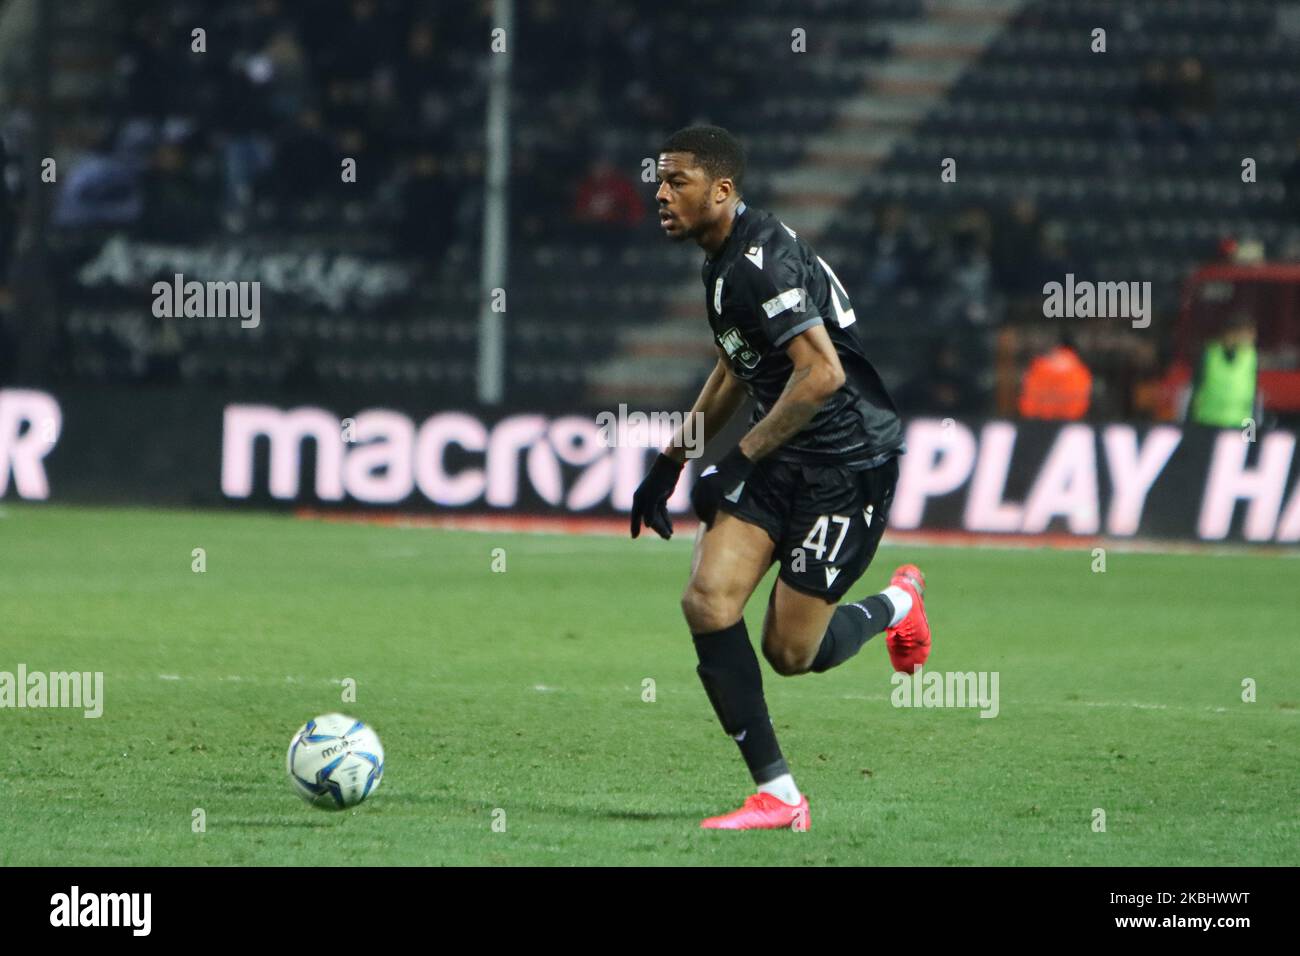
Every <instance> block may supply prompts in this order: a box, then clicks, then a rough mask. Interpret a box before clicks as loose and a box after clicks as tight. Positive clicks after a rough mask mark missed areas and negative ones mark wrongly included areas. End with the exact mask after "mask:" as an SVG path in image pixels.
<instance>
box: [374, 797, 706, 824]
mask: <svg viewBox="0 0 1300 956" xmlns="http://www.w3.org/2000/svg"><path fill="white" fill-rule="evenodd" d="M385 802H387V803H392V804H397V805H401V804H408V805H415V804H422V805H433V806H441V807H447V808H450V807H455V808H457V810H459V811H462V812H469V813H489V814H490V813H491V812H492V811H493V810H494V809H496V807H497V806H500V804H491V803H486V802H484V801H481V800H470V799H468V798H466V797H463V796H452V795H446V794H431V793H389V794H388V795H387V797H386V798H385ZM503 808H504V809H505V810H506V811H507V812H508V813H510V814H511V815H513V814H516V813H519V812H520V811H523V812H531V813H536V814H542V815H549V816H562V817H578V818H581V819H585V820H593V819H603V820H634V821H642V822H652V821H655V820H702V819H703V818H704V817H707V816H709V813H710V811H706V810H689V809H680V808H679V809H675V810H626V809H621V808H608V807H594V806H591V805H588V804H578V805H566V804H558V803H533V802H522V801H519V800H514V799H511V800H509V801H507V802H506V803H505V805H504V807H503ZM714 812H716V811H714Z"/></svg>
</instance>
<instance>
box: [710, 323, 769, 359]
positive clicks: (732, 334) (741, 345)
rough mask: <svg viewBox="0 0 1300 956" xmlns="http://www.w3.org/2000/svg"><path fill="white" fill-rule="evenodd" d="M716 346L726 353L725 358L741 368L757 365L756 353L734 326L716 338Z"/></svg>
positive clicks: (757, 356)
mask: <svg viewBox="0 0 1300 956" xmlns="http://www.w3.org/2000/svg"><path fill="white" fill-rule="evenodd" d="M718 344H719V345H720V346H722V350H723V351H724V352H726V353H727V358H729V359H731V360H732V361H733V362H735V363H736V364H737V365H739V366H741V367H742V368H753V367H754V366H755V365H757V364H758V358H759V355H758V352H756V351H755V350H754V349H752V348H751V347H750V345H749V343H748V342H746V341H745V337H744V336H743V335H741V334H740V329H738V328H736V327H735V326H732V327H731V328H729V329H727V331H725V332H723V333H722V334H721V335H719V336H718Z"/></svg>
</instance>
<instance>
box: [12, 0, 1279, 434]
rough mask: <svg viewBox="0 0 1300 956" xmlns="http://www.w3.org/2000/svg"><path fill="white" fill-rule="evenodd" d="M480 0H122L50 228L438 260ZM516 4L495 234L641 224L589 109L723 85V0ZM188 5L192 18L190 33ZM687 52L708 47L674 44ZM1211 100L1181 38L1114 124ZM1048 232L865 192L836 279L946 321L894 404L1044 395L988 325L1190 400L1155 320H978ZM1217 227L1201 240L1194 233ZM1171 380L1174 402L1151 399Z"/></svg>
mask: <svg viewBox="0 0 1300 956" xmlns="http://www.w3.org/2000/svg"><path fill="white" fill-rule="evenodd" d="M491 7H492V4H491V3H490V2H486V0H479V2H466V3H461V4H454V5H448V4H445V3H441V2H439V0H409V2H408V0H319V2H317V3H314V4H311V5H300V4H293V3H288V2H286V0H236V2H224V3H223V2H218V0H170V2H163V0H143V2H141V3H138V4H137V5H136V8H135V9H136V10H137V13H136V15H134V16H131V17H125V18H123V19H122V20H121V21H120V23H121V26H120V29H121V31H122V32H121V35H120V36H119V37H118V38H117V43H116V44H115V49H116V50H117V51H118V54H117V59H116V63H115V65H114V88H113V94H112V97H111V103H110V105H109V108H108V110H107V114H106V117H105V118H106V120H107V122H106V123H104V124H103V126H102V129H101V132H100V134H99V136H98V139H97V140H96V141H95V142H93V143H92V144H90V145H89V148H88V149H87V150H85V151H84V152H83V153H82V154H81V155H79V156H78V157H77V158H76V159H75V161H74V162H73V163H72V164H71V167H70V168H69V169H68V170H67V171H66V172H65V173H61V175H60V186H59V189H58V191H57V193H56V194H55V201H54V204H53V209H52V214H51V220H52V225H53V227H54V230H55V232H56V233H57V234H62V235H70V236H78V235H86V234H94V233H95V232H96V231H98V230H101V229H108V230H114V231H123V232H126V233H128V234H130V235H133V236H136V237H139V238H145V239H155V240H164V241H173V242H193V241H200V240H204V239H207V238H210V237H212V236H220V235H226V236H238V235H241V234H245V233H257V234H262V233H268V232H269V233H271V234H274V233H275V232H276V231H277V230H282V231H285V232H292V231H294V230H301V229H302V228H303V227H310V226H312V225H313V224H315V223H320V222H326V221H328V220H329V217H331V216H339V215H341V217H342V222H343V223H344V224H345V225H346V224H348V223H351V224H352V225H353V226H356V225H359V224H364V226H365V230H366V233H367V234H368V235H370V234H379V235H384V236H387V237H388V238H389V239H390V240H391V248H392V249H394V250H397V251H399V252H400V253H401V254H403V255H409V256H412V257H416V258H419V259H421V260H423V261H432V260H434V259H436V257H437V256H438V253H439V252H440V251H441V250H442V249H443V248H444V247H445V246H446V245H447V243H448V242H450V241H451V238H452V237H459V238H460V239H461V240H462V241H470V242H474V241H476V240H475V236H476V234H477V231H478V229H479V226H480V223H481V208H480V204H481V196H482V176H483V168H484V152H483V116H484V110H485V96H486V93H485V89H486V83H485V82H484V80H485V77H486V74H487V72H488V71H489V69H490V67H491V61H490V58H487V57H484V55H483V50H484V46H485V44H486V43H487V42H488V38H489V33H490V30H491V25H492V24H491V16H490V14H491ZM515 9H516V12H515V16H516V24H515V39H514V41H512V40H511V39H509V38H507V39H506V41H505V42H517V43H518V44H519V45H520V46H521V47H523V48H526V49H532V50H539V49H540V50H545V51H546V56H544V57H536V56H534V57H528V56H519V57H516V58H515V60H514V70H515V75H514V76H513V78H512V82H511V87H512V91H513V93H512V96H513V100H514V102H513V104H512V108H513V122H512V127H511V135H512V137H514V143H513V148H512V163H513V167H512V170H511V191H512V198H511V202H512V220H513V223H514V226H513V229H514V233H515V236H514V238H515V241H516V242H521V243H533V242H535V241H537V240H538V239H544V238H546V237H548V236H549V237H553V238H555V239H558V240H564V239H568V238H575V237H576V238H581V239H583V240H585V241H590V240H591V239H592V238H593V237H594V238H595V239H596V240H597V241H598V242H601V243H604V244H606V245H607V246H608V247H609V248H617V247H618V243H619V242H621V241H626V242H628V243H634V242H637V241H641V240H642V239H643V238H644V232H643V231H641V230H644V228H645V226H646V224H647V222H648V218H649V212H650V207H651V206H652V205H653V188H652V187H651V186H649V185H648V184H647V183H645V182H643V181H642V180H641V179H640V178H638V176H637V172H638V170H637V165H638V162H639V157H640V156H641V155H643V154H644V152H645V149H646V147H645V144H644V143H638V144H637V146H638V149H637V150H636V151H635V153H634V152H633V151H632V150H631V148H630V147H629V145H628V143H627V142H625V141H624V142H620V141H618V140H617V139H616V138H612V137H611V136H610V131H611V130H612V129H615V128H617V129H622V130H641V131H667V130H669V129H671V128H673V127H675V126H678V125H681V124H682V123H684V122H689V121H693V120H698V119H702V118H704V117H706V116H707V115H708V114H709V112H710V109H714V108H717V107H718V106H720V105H721V104H725V103H727V102H729V101H731V100H732V99H734V96H735V94H736V93H737V91H738V90H741V89H743V84H744V83H745V81H746V77H747V76H749V75H752V72H753V65H752V63H749V64H746V63H745V61H744V59H743V58H740V57H730V56H728V55H725V51H724V52H723V53H720V52H719V51H718V50H717V48H716V44H715V38H714V36H713V34H712V32H710V31H708V30H699V29H695V28H694V26H693V24H695V23H697V22H701V21H704V20H710V19H714V20H716V19H717V18H719V17H725V16H727V15H729V14H734V13H736V12H738V11H739V10H741V9H742V6H741V5H740V4H739V3H738V2H737V0H701V2H700V3H698V4H697V8H696V9H695V10H694V11H692V12H690V13H687V12H686V11H685V10H684V9H681V8H678V9H675V10H669V11H665V12H664V13H663V15H662V16H657V17H655V16H646V15H644V14H645V12H644V9H643V8H641V7H640V6H638V5H637V4H636V3H634V2H631V0H610V2H608V3H604V4H601V5H597V6H595V7H594V8H592V9H590V10H587V11H585V13H584V15H583V16H582V17H575V16H574V15H573V12H572V10H570V9H569V8H568V7H567V6H566V5H565V4H563V3H561V2H560V0H520V2H519V3H517V4H516V8H515ZM196 24H199V25H202V27H203V29H204V31H205V34H204V36H203V37H202V46H201V48H200V47H199V46H198V44H199V40H198V39H196V38H195V36H194V35H193V34H192V32H191V31H192V30H193V28H194V26H195V25H196ZM705 60H707V61H708V62H709V63H710V68H709V70H707V71H698V70H695V69H693V64H696V63H699V62H704V61H705ZM1215 103H1216V94H1215V81H1214V78H1213V77H1212V76H1211V75H1210V72H1209V71H1208V70H1207V69H1206V67H1205V66H1204V65H1203V64H1202V63H1201V62H1200V61H1199V60H1198V59H1197V58H1196V57H1193V56H1185V57H1181V58H1177V59H1172V60H1170V59H1164V58H1160V59H1152V60H1151V61H1150V62H1149V63H1147V64H1146V66H1145V67H1144V68H1143V69H1142V72H1141V78H1140V80H1139V81H1138V83H1137V84H1136V86H1135V88H1134V89H1133V91H1132V94H1131V96H1130V98H1129V100H1128V103H1127V109H1125V110H1121V111H1120V118H1119V119H1118V123H1119V125H1120V130H1119V133H1120V135H1122V136H1123V137H1126V138H1127V140H1128V142H1129V144H1130V145H1133V146H1135V147H1136V148H1138V149H1141V148H1143V147H1146V146H1164V145H1168V144H1170V143H1182V144H1186V145H1188V146H1194V145H1196V144H1197V143H1202V142H1205V141H1206V139H1207V137H1209V136H1211V135H1212V127H1211V125H1210V117H1211V114H1212V113H1213V111H1214V108H1215ZM611 109H616V110H617V111H618V114H619V115H618V122H617V123H612V122H610V121H609V115H608V114H609V111H610V110H611ZM16 115H18V114H13V115H11V117H10V121H9V122H8V123H7V125H4V126H0V172H2V173H3V182H4V187H5V188H3V189H0V315H3V313H4V310H5V308H6V304H7V302H8V301H9V300H10V298H11V296H10V291H9V290H8V289H7V288H6V286H5V283H4V276H6V275H7V274H8V273H9V271H10V266H11V261H10V259H11V254H12V251H13V249H14V247H15V241H16V237H17V232H18V223H19V220H20V215H19V207H20V205H21V201H22V191H23V182H22V179H21V177H20V176H18V175H17V162H16V158H15V155H14V154H15V152H16V151H20V150H21V149H22V144H23V142H24V141H25V138H26V134H27V133H28V132H29V130H25V129H23V128H22V124H21V123H17V124H15V122H14V116H16ZM1297 147H1298V148H1297V152H1296V155H1295V157H1294V160H1293V162H1292V163H1291V165H1290V167H1288V171H1287V173H1286V174H1285V176H1284V177H1283V179H1284V181H1285V182H1286V183H1287V187H1288V192H1287V197H1288V203H1289V205H1290V206H1291V207H1292V208H1293V209H1295V210H1300V141H1297ZM345 157H346V158H350V159H353V160H355V163H356V181H355V182H346V183H345V182H343V179H342V176H341V166H340V163H341V161H342V160H343V159H344V158H345ZM1296 218H1297V221H1300V212H1297V213H1296ZM336 225H337V223H336ZM1068 237H1069V232H1068V229H1067V225H1066V223H1065V222H1062V221H1060V220H1054V219H1052V218H1050V217H1046V216H1044V214H1043V213H1042V211H1041V210H1040V209H1039V207H1038V206H1037V205H1036V203H1035V201H1034V200H1033V199H1032V198H1030V197H1029V196H1022V197H1020V198H1017V199H1015V200H1013V201H1012V202H1010V203H1009V204H1007V205H1005V206H1002V205H991V204H990V205H985V206H972V207H970V208H966V209H963V210H960V211H958V212H957V213H956V214H944V215H943V216H941V217H940V216H937V215H923V214H920V213H917V212H915V211H913V210H912V209H910V208H909V207H908V205H907V204H905V203H903V202H888V203H885V204H883V205H882V206H880V207H879V208H877V209H875V210H874V211H873V212H872V215H871V221H870V226H869V229H868V231H867V233H866V235H865V239H861V238H859V237H855V239H854V243H855V244H854V247H853V250H852V251H851V252H850V253H848V254H846V255H845V259H846V261H845V262H844V264H843V265H842V266H841V265H840V260H839V259H837V260H836V261H837V268H839V269H840V270H841V272H842V273H844V274H846V275H847V274H851V275H853V276H854V277H855V279H854V281H853V283H852V286H853V288H854V294H855V301H856V300H857V298H858V297H859V296H860V297H861V298H863V299H864V304H866V305H868V306H870V307H875V308H876V311H877V312H878V314H882V315H889V314H890V311H889V310H890V308H891V307H893V306H895V305H896V306H899V307H901V308H904V309H911V310H912V311H913V312H914V313H916V314H921V315H924V316H925V321H926V322H927V323H928V324H929V325H930V327H931V330H932V331H935V332H936V333H939V332H941V333H942V335H940V336H939V337H938V339H937V341H940V343H941V344H940V345H939V347H937V348H935V349H933V350H930V351H929V353H928V356H927V359H926V361H925V362H923V363H922V367H921V368H919V369H918V370H916V373H915V374H914V375H913V376H912V377H911V378H910V379H909V380H907V381H904V382H902V383H900V384H899V386H898V392H899V395H900V402H901V404H902V405H903V406H904V407H905V408H906V409H907V410H909V411H914V412H927V413H937V414H948V413H954V414H955V413H958V412H970V411H972V410H976V409H978V410H984V411H991V410H994V406H996V407H997V408H1000V409H1001V410H1003V411H1010V410H1013V409H1018V410H1019V411H1020V412H1021V413H1025V414H1031V413H1032V410H1033V409H1034V408H1040V407H1047V406H1044V405H1035V404H1034V402H1033V401H1032V400H1031V401H1029V402H1028V403H1026V402H1025V401H1024V400H1023V399H1024V396H1023V395H1021V396H1015V395H1010V394H995V391H996V389H995V385H994V384H993V383H994V380H995V378H999V379H1000V380H1002V381H1006V380H1007V379H1008V376H1007V375H1006V374H1005V369H1002V370H999V368H998V366H999V363H1005V362H1006V361H1008V360H1007V359H1006V354H1005V353H1007V352H1008V350H1011V351H1014V352H1015V357H1014V359H1013V360H1012V361H1014V362H1015V363H1017V364H1018V366H1019V368H1020V369H1021V372H1022V373H1023V374H1021V375H1019V376H1017V375H1016V374H1012V375H1011V376H1010V378H1011V379H1016V380H1018V381H1020V382H1021V384H1023V383H1024V382H1025V381H1028V380H1030V378H1031V377H1032V376H1031V374H1030V373H1032V371H1033V369H1034V368H1039V369H1040V370H1047V371H1044V372H1043V374H1044V375H1046V374H1048V371H1050V370H1052V369H1064V368H1065V367H1066V366H1067V365H1070V363H1071V362H1076V361H1077V363H1079V364H1081V365H1082V366H1083V368H1084V369H1085V370H1086V372H1087V374H1086V378H1087V381H1088V382H1089V387H1088V392H1089V396H1090V399H1089V402H1088V403H1086V407H1085V409H1084V413H1089V412H1091V413H1097V412H1100V413H1103V414H1107V415H1117V416H1146V417H1153V418H1165V417H1169V416H1170V415H1171V414H1175V413H1181V410H1185V409H1186V407H1187V401H1186V389H1187V387H1188V382H1189V380H1190V377H1191V373H1190V371H1189V369H1188V357H1187V356H1185V355H1183V356H1180V355H1178V354H1177V350H1176V349H1175V348H1174V343H1172V342H1171V341H1170V340H1169V338H1168V336H1167V335H1166V338H1165V339H1164V340H1159V339H1157V338H1156V337H1155V336H1140V337H1139V336H1131V335H1124V334H1116V333H1114V332H1113V330H1112V329H1111V328H1109V327H1105V328H1103V327H1098V329H1097V330H1095V331H1089V330H1083V331H1082V332H1081V333H1080V334H1079V335H1078V336H1077V337H1070V338H1069V339H1068V341H1067V340H1065V339H1062V338H1061V337H1060V335H1059V334H1058V332H1059V330H1057V329H1053V328H1042V329H1041V331H1040V332H1038V333H1037V334H1036V335H1030V336H1028V337H1026V338H1023V339H1022V340H1019V341H1018V342H1017V343H1016V344H1015V345H1014V346H1009V345H1007V343H1006V341H1005V340H1004V339H1003V338H999V336H998V329H999V328H1000V327H1002V326H1007V325H1015V323H1016V322H1017V321H1023V322H1024V324H1025V325H1035V324H1036V325H1038V326H1040V327H1041V326H1043V323H1042V319H1041V310H1042V289H1043V286H1044V284H1045V283H1046V282H1049V281H1059V280H1060V279H1061V278H1062V277H1063V276H1064V275H1065V273H1067V272H1071V273H1074V274H1075V275H1077V276H1080V277H1086V276H1088V275H1089V274H1090V273H1091V271H1092V265H1091V263H1089V262H1088V261H1087V251H1086V250H1083V249H1080V248H1072V247H1071V244H1070V242H1069V238H1068ZM1237 251H1238V250H1235V249H1233V248H1232V247H1231V241H1230V240H1229V241H1228V242H1227V243H1225V245H1224V247H1223V248H1222V249H1221V250H1220V252H1221V254H1222V255H1224V256H1225V257H1230V256H1232V255H1234V254H1235V253H1236V252H1237ZM1214 252H1215V250H1211V249H1207V250H1206V253H1207V258H1208V257H1212V255H1213V254H1214ZM837 255H839V253H837ZM1165 318H1168V316H1166V317H1165ZM1034 320H1037V321H1036V322H1035V321H1034ZM1162 324H1163V326H1164V327H1166V328H1167V327H1168V326H1169V325H1170V324H1171V323H1168V322H1165V323H1162ZM2 326H3V323H0V334H2ZM0 345H3V343H0ZM5 351H6V350H5V349H3V348H0V353H3V352H5ZM1193 358H1194V357H1193ZM1038 360H1041V361H1038ZM3 361H4V358H3V356H2V355H0V362H3ZM1035 362H1037V365H1035ZM1179 363H1181V364H1179ZM3 371H4V369H3V367H0V374H3ZM995 373H996V374H995ZM1069 374H1070V375H1072V376H1073V378H1072V379H1071V381H1072V383H1073V384H1071V386H1070V388H1072V389H1075V390H1076V391H1077V385H1078V382H1080V381H1083V380H1084V377H1085V376H1084V375H1083V374H1082V373H1080V372H1079V371H1078V369H1077V368H1074V369H1073V371H1071V372H1070V373H1069ZM1161 383H1165V384H1163V385H1162V384H1161ZM1169 383H1173V384H1169ZM1166 386H1168V387H1166ZM1179 388H1181V389H1182V394H1183V395H1184V399H1183V400H1182V401H1181V403H1180V402H1177V401H1169V400H1167V398H1154V399H1153V398H1151V396H1152V395H1156V396H1167V394H1169V393H1170V392H1171V390H1173V391H1176V390H1177V389H1179ZM1048 405H1051V403H1050V402H1049V403H1048ZM1179 406H1181V408H1180V407H1179ZM1051 407H1056V406H1051ZM1062 407H1064V406H1062ZM1069 407H1070V408H1071V409H1075V408H1076V407H1077V403H1074V404H1069ZM1027 410H1028V411H1027Z"/></svg>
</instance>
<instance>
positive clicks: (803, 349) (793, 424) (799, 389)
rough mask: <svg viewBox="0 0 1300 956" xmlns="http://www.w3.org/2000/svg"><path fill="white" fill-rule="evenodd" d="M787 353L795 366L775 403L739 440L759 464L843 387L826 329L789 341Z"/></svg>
mask: <svg viewBox="0 0 1300 956" xmlns="http://www.w3.org/2000/svg"><path fill="white" fill-rule="evenodd" d="M786 354H787V355H789V356H790V361H791V362H792V363H793V364H794V371H793V372H791V373H790V378H789V380H788V381H787V382H786V383H785V389H784V390H782V392H781V397H780V398H778V399H777V401H776V404H775V405H773V406H772V408H771V410H770V411H769V412H768V413H767V415H765V416H764V417H763V419H762V421H760V422H759V423H758V424H756V425H755V426H754V427H753V428H751V429H750V430H749V434H747V435H746V436H745V437H744V438H742V439H741V440H740V450H741V452H742V453H743V454H744V456H745V457H746V458H748V459H749V460H750V461H758V460H759V459H760V458H763V457H764V456H765V455H768V454H770V453H771V452H773V451H775V450H776V449H778V448H780V447H781V446H782V445H784V444H785V443H786V442H787V441H789V440H790V439H791V438H793V437H794V436H795V435H797V434H799V432H800V431H802V430H803V428H804V426H806V425H807V424H808V423H809V422H810V421H812V420H813V416H814V415H816V414H817V412H818V410H819V409H820V408H821V407H822V405H824V404H825V403H826V399H828V398H830V397H831V396H832V395H834V394H835V392H836V391H837V390H838V389H839V388H840V386H841V385H843V384H844V368H843V366H841V365H840V357H839V356H838V355H837V354H836V353H835V345H834V344H833V343H832V342H831V337H830V336H829V335H827V334H826V328H825V327H824V326H821V325H815V326H813V327H812V328H810V329H808V330H807V331H806V332H801V333H800V334H799V335H796V336H795V337H794V338H793V339H791V340H790V342H789V344H788V345H787V346H786Z"/></svg>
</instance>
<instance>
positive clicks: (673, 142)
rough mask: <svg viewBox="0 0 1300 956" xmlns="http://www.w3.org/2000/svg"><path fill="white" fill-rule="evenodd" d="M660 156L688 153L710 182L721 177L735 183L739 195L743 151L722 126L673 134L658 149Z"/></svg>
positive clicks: (696, 127) (703, 127) (743, 172)
mask: <svg viewBox="0 0 1300 956" xmlns="http://www.w3.org/2000/svg"><path fill="white" fill-rule="evenodd" d="M659 152H661V153H690V154H691V155H693V156H694V157H695V164H696V165H697V166H700V167H701V168H703V170H704V171H705V172H706V173H708V174H709V176H710V177H711V178H713V179H721V178H723V177H724V176H725V177H726V178H728V179H730V180H731V181H732V182H733V183H735V184H736V195H740V187H741V182H742V180H743V179H744V177H745V150H744V148H743V147H742V146H741V145H740V140H738V139H736V137H734V136H732V135H731V133H729V132H727V131H726V130H725V129H723V128H722V127H721V126H687V127H685V128H683V129H679V130H678V131H677V132H675V133H673V134H672V135H671V136H669V137H668V138H667V139H666V140H664V142H663V145H662V146H660V147H659Z"/></svg>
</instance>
